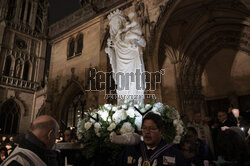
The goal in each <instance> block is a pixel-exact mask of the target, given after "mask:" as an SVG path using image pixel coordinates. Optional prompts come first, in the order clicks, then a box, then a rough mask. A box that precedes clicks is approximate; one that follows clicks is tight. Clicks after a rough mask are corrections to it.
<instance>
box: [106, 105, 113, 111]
mask: <svg viewBox="0 0 250 166" xmlns="http://www.w3.org/2000/svg"><path fill="white" fill-rule="evenodd" d="M104 107H105V108H106V109H107V110H108V111H110V110H111V109H112V105H111V104H104Z"/></svg>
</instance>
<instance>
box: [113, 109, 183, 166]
mask: <svg viewBox="0 0 250 166" xmlns="http://www.w3.org/2000/svg"><path fill="white" fill-rule="evenodd" d="M163 126H164V125H163V121H162V119H161V116H160V115H157V114H154V113H152V112H150V113H148V114H146V115H145V117H144V118H143V121H142V136H143V141H141V142H140V143H139V144H137V145H133V146H127V147H126V148H125V149H124V151H123V152H122V153H121V154H120V155H119V157H118V159H117V162H116V165H117V166H118V165H119V166H127V165H129V166H138V165H142V166H149V165H151V166H159V165H176V166H186V162H185V159H184V157H183V155H182V154H181V152H180V151H179V150H178V149H176V148H174V147H173V146H172V145H171V144H167V143H166V142H165V141H164V140H163V139H162V133H163V132H164V130H163ZM165 132H167V131H165Z"/></svg>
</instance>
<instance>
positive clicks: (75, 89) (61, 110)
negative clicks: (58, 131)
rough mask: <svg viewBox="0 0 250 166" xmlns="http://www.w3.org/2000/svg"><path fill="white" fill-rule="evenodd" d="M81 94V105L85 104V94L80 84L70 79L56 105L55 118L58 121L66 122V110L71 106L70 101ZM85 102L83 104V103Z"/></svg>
mask: <svg viewBox="0 0 250 166" xmlns="http://www.w3.org/2000/svg"><path fill="white" fill-rule="evenodd" d="M79 94H81V95H82V96H83V99H82V100H83V104H85V103H86V97H85V95H86V92H85V89H84V87H83V86H82V84H81V83H80V82H79V81H78V80H76V79H74V78H72V79H71V80H68V83H67V86H66V87H65V88H64V90H63V92H62V93H61V96H60V99H59V101H58V104H57V111H56V113H57V115H56V117H57V118H58V120H63V121H64V122H65V121H66V117H67V116H66V111H65V110H66V109H67V108H68V107H69V105H70V104H71V102H72V100H73V99H74V97H75V96H77V95H79ZM84 102H85V103H84Z"/></svg>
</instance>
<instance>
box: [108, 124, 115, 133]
mask: <svg viewBox="0 0 250 166" xmlns="http://www.w3.org/2000/svg"><path fill="white" fill-rule="evenodd" d="M115 128H116V124H115V123H114V122H113V123H111V124H110V125H109V127H108V128H107V130H108V131H112V130H114V129H115Z"/></svg>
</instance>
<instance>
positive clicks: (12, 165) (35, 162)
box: [1, 115, 62, 166]
mask: <svg viewBox="0 0 250 166" xmlns="http://www.w3.org/2000/svg"><path fill="white" fill-rule="evenodd" d="M58 131H59V125H58V123H57V121H56V120H55V119H54V118H52V117H51V116H48V115H42V116H39V117H38V118H36V119H35V120H34V121H33V122H32V124H31V127H30V131H29V132H28V133H27V134H26V135H25V137H24V138H21V139H20V141H19V142H18V146H17V147H16V148H15V150H14V151H13V152H12V153H11V155H10V156H9V157H8V158H7V159H6V160H4V162H3V163H2V164H1V166H24V165H25V166H46V165H47V166H59V165H62V163H61V160H60V159H59V157H58V153H57V152H56V151H53V150H52V147H53V145H54V144H55V140H56V137H57V134H58Z"/></svg>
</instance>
